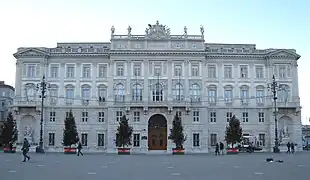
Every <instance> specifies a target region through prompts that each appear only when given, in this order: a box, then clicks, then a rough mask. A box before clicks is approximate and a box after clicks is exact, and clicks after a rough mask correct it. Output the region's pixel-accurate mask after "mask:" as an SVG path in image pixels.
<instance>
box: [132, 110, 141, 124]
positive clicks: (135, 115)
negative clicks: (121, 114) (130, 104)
mask: <svg viewBox="0 0 310 180" xmlns="http://www.w3.org/2000/svg"><path fill="white" fill-rule="evenodd" d="M133 121H134V122H139V121H140V112H139V111H135V112H133Z"/></svg>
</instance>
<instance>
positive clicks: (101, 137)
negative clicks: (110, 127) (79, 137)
mask: <svg viewBox="0 0 310 180" xmlns="http://www.w3.org/2000/svg"><path fill="white" fill-rule="evenodd" d="M97 146H98V147H104V134H98V143H97Z"/></svg>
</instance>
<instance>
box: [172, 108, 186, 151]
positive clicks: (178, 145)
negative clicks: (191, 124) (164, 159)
mask: <svg viewBox="0 0 310 180" xmlns="http://www.w3.org/2000/svg"><path fill="white" fill-rule="evenodd" d="M168 138H169V139H171V140H172V141H173V143H174V144H175V148H172V154H175V155H183V154H184V148H183V143H184V142H185V141H186V137H185V136H184V133H183V126H182V121H181V118H180V117H179V116H178V114H176V115H175V116H174V119H173V122H172V129H170V135H169V137H168Z"/></svg>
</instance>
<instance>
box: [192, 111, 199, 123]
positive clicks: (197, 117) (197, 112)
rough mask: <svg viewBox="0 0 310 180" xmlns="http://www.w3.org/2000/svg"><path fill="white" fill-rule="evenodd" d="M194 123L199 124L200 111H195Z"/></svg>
mask: <svg viewBox="0 0 310 180" xmlns="http://www.w3.org/2000/svg"><path fill="white" fill-rule="evenodd" d="M193 121H194V122H199V111H193Z"/></svg>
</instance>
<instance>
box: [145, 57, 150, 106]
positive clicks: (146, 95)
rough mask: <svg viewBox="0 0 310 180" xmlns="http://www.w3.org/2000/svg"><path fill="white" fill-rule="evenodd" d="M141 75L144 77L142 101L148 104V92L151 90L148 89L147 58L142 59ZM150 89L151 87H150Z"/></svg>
mask: <svg viewBox="0 0 310 180" xmlns="http://www.w3.org/2000/svg"><path fill="white" fill-rule="evenodd" d="M143 70H144V72H143V75H144V76H143V77H144V83H143V84H144V86H143V102H145V103H146V104H148V101H149V92H150V91H151V90H149V76H150V73H149V62H148V60H146V59H145V60H144V61H143ZM150 89H151V88H150Z"/></svg>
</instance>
